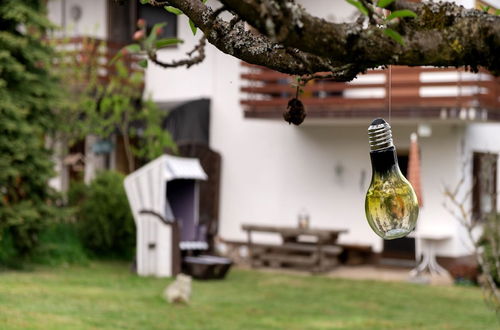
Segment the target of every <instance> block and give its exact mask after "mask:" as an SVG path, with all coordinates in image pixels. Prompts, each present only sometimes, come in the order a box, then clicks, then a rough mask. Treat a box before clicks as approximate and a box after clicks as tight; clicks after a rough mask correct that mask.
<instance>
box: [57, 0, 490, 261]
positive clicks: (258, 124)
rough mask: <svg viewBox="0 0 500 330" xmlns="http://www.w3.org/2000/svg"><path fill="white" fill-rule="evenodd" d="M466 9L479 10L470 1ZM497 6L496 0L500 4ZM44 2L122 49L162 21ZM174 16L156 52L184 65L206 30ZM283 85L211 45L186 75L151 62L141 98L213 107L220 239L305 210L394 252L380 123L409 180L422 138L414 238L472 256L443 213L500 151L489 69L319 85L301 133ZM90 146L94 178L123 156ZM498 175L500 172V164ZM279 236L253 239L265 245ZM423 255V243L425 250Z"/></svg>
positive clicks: (449, 254)
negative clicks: (374, 143) (455, 191)
mask: <svg viewBox="0 0 500 330" xmlns="http://www.w3.org/2000/svg"><path fill="white" fill-rule="evenodd" d="M298 2H300V3H302V4H303V5H304V6H305V7H306V8H308V9H309V10H310V12H311V13H312V14H314V15H317V16H320V17H323V18H325V19H328V20H332V21H343V20H346V19H352V18H353V17H354V16H355V14H356V12H355V10H354V7H352V6H350V5H349V4H348V3H347V2H345V1H335V2H332V1H328V0H321V1H307V0H302V1H298ZM459 2H460V3H461V4H463V5H464V6H466V7H474V6H476V5H477V3H476V2H475V1H473V0H463V1H459ZM495 2H497V1H490V2H489V3H490V4H491V5H493V6H496V7H497V8H498V7H500V4H498V3H495ZM132 3H133V2H132ZM48 5H49V17H50V18H51V19H52V20H53V21H54V22H55V23H56V24H59V25H61V26H63V27H64V26H65V27H66V28H65V31H66V33H68V34H70V35H71V34H73V35H82V34H85V35H89V36H93V37H98V38H101V39H109V38H113V40H116V41H120V42H125V41H126V40H127V38H130V36H131V34H132V33H133V31H134V25H135V23H134V22H135V21H136V19H137V18H141V17H142V18H145V19H146V20H149V21H150V22H153V21H154V20H156V19H164V18H165V17H156V16H154V14H151V13H150V12H148V11H147V10H143V11H142V12H141V10H142V9H140V8H141V7H140V5H139V4H133V5H129V7H127V8H125V9H124V8H122V7H120V6H119V5H118V4H117V3H116V2H115V1H112V0H110V1H105V0H89V1H85V2H81V1H76V0H51V1H49V2H48ZM130 6H131V7H130ZM77 8H79V9H77ZM168 19H169V20H170V21H169V22H170V24H169V25H167V29H169V28H168V27H170V28H171V30H169V32H168V33H170V35H175V36H176V37H178V38H180V39H183V40H184V43H183V44H180V45H178V46H176V47H172V48H167V49H164V50H161V51H160V52H159V54H158V55H159V58H160V59H161V60H163V61H168V60H173V59H179V58H182V57H184V56H185V54H186V52H188V51H190V50H191V49H192V48H193V47H194V45H195V44H196V43H197V40H198V38H199V37H200V35H199V33H198V34H197V35H195V36H193V34H192V32H191V29H190V28H189V25H188V20H187V18H186V17H185V16H178V17H175V18H173V17H169V18H168ZM125 27H128V29H126V28H125ZM117 31H118V32H117ZM287 79H289V78H287V77H286V76H283V75H280V74H277V73H274V72H271V71H269V70H265V69H262V68H257V67H254V66H250V65H246V64H242V63H241V61H239V60H238V59H236V58H234V57H231V56H229V55H226V54H223V53H222V52H220V51H218V50H217V49H215V48H214V47H213V46H211V45H207V48H206V58H205V60H204V61H203V62H202V63H201V64H199V65H196V66H193V67H191V68H189V69H185V68H178V69H172V70H165V69H162V68H160V67H158V66H155V65H154V64H153V63H149V66H148V68H147V69H146V76H145V93H150V95H152V97H153V99H154V101H155V102H157V103H159V104H163V105H169V104H170V105H175V104H182V103H184V102H188V101H192V100H198V99H209V100H210V120H209V126H208V130H209V134H208V136H209V138H208V140H209V141H208V142H209V145H210V147H211V148H212V149H214V150H216V151H218V152H219V153H220V154H221V156H222V171H221V186H220V202H219V228H218V233H219V236H220V237H221V238H222V239H223V240H224V241H226V242H244V241H245V240H246V236H245V233H244V232H243V231H242V230H241V226H242V224H245V223H252V224H273V225H283V226H296V225H297V221H298V216H299V214H303V213H307V214H308V215H309V218H310V225H311V226H312V227H319V228H338V229H347V230H348V233H347V234H343V235H341V237H340V238H339V240H340V242H341V243H345V244H351V245H363V246H366V245H369V246H371V247H372V249H373V250H374V251H375V252H376V253H382V254H383V252H384V249H389V248H390V247H388V246H386V245H384V242H383V240H382V239H381V238H380V237H378V236H377V235H376V234H375V233H373V232H372V230H371V229H370V227H369V226H368V224H367V222H366V219H365V213H364V196H365V194H366V191H367V188H368V186H369V184H370V178H371V165H370V157H369V148H368V137H367V127H368V125H369V124H370V122H371V120H372V119H373V118H376V117H384V118H385V119H386V120H389V121H390V124H391V126H392V131H393V136H394V142H395V145H396V148H397V151H398V156H399V159H400V165H401V167H402V171H403V172H405V171H406V168H404V167H405V165H404V164H405V163H406V162H407V160H408V151H409V147H410V135H411V134H412V133H413V132H416V133H418V134H419V147H420V164H421V169H420V170H421V184H422V198H423V202H424V205H423V207H422V208H421V210H420V215H419V220H418V225H417V229H416V234H417V236H418V234H419V233H425V232H431V233H436V232H442V233H446V234H447V235H448V236H449V237H448V238H447V239H446V240H443V241H441V242H440V243H439V245H438V251H437V253H438V255H439V256H441V257H445V258H455V259H457V258H462V257H466V256H468V255H470V254H471V250H470V246H468V243H467V242H468V240H467V235H466V233H465V231H464V230H463V228H462V227H461V226H460V224H459V223H458V222H457V220H456V219H455V218H454V217H453V216H452V215H451V214H450V212H449V211H448V210H447V209H446V208H445V207H444V206H443V203H445V200H446V198H445V195H444V186H454V185H456V184H457V183H458V182H459V181H460V180H461V178H462V177H464V178H465V181H466V185H465V186H466V188H465V190H467V189H469V188H467V187H471V186H472V182H475V179H476V181H477V179H478V178H477V177H476V178H474V176H473V173H474V167H475V168H476V171H477V168H478V166H479V165H478V164H480V163H481V159H482V155H488V154H494V155H498V153H500V124H499V122H500V105H499V93H500V89H499V88H497V87H495V86H498V83H497V82H495V80H494V78H492V77H491V76H490V75H489V74H488V73H486V72H484V73H480V74H472V73H467V72H460V71H458V70H435V69H430V68H420V69H419V68H416V69H414V70H409V69H405V68H393V69H391V72H390V73H389V72H388V71H387V70H386V71H374V72H370V73H368V74H367V75H365V76H362V77H359V78H357V79H356V80H355V81H354V82H352V83H350V84H334V83H329V82H316V83H314V84H310V85H308V86H307V87H306V90H305V92H304V94H303V100H304V103H305V104H306V107H307V110H308V117H307V118H306V120H305V122H304V123H303V124H302V125H301V126H298V127H296V126H293V125H288V124H287V123H286V122H284V121H283V119H282V113H283V111H284V110H285V108H286V101H287V100H288V98H289V97H290V95H292V94H291V93H292V92H293V89H291V88H290V81H289V80H287ZM389 82H390V83H389ZM322 84H323V85H322ZM495 84H496V85H495ZM495 88H497V89H496V90H495ZM389 90H390V96H391V111H390V112H389V109H388V99H387V96H388V95H389ZM291 91H292V92H291ZM92 139H95V138H92V137H89V138H88V140H87V141H86V146H85V148H86V155H87V157H88V159H87V161H86V162H85V173H86V174H85V175H86V176H87V177H88V178H89V179H90V178H91V176H92V174H93V173H94V172H95V169H98V168H102V167H103V166H104V165H103V163H107V165H106V166H107V167H110V168H114V167H117V165H116V155H114V154H112V155H111V159H112V160H111V161H109V162H103V160H102V157H103V156H100V155H95V154H94V155H93V154H92V150H91V145H92V143H93V142H95V141H93V140H92ZM113 152H116V151H113ZM92 157H93V158H92ZM100 157H101V158H100ZM99 162H100V163H99ZM474 164H476V165H474ZM490 171H491V173H496V172H498V162H495V163H494V170H493V169H490ZM490 177H491V178H492V180H491V182H489V183H488V184H489V185H493V186H494V187H495V188H494V189H495V191H496V189H497V186H498V182H497V180H496V174H495V175H492V176H490ZM493 179H494V180H493ZM55 184H56V185H57V184H61V182H56V183H55ZM465 190H464V193H465ZM473 195H474V196H472V197H471V198H468V199H467V201H466V204H467V205H468V206H474V207H475V208H477V207H479V208H480V210H479V211H481V208H483V209H484V210H487V209H488V208H492V207H495V206H496V201H493V200H488V199H487V197H484V196H483V198H481V196H482V193H481V191H475V192H473ZM474 203H475V204H474ZM478 203H479V204H478ZM481 203H482V204H481ZM476 204H477V205H479V206H477V205H476ZM481 205H482V206H481ZM278 239H279V238H278V237H274V236H265V235H262V236H256V237H255V240H256V241H262V242H277V240H278ZM413 244H415V243H413ZM420 249H421V246H420V243H419V241H418V240H417V245H416V250H417V252H418V251H419V250H420ZM413 253H414V251H413Z"/></svg>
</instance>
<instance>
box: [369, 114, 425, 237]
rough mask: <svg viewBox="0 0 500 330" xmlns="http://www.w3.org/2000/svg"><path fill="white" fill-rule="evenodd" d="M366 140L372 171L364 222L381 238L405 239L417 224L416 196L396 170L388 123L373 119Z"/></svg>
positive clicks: (394, 150)
mask: <svg viewBox="0 0 500 330" xmlns="http://www.w3.org/2000/svg"><path fill="white" fill-rule="evenodd" d="M368 137H369V141H370V158H371V162H372V171H373V172H372V180H371V184H370V187H369V188H368V192H367V193H366V199H365V213H366V219H367V220H368V224H369V225H370V227H371V228H372V229H373V231H374V232H375V233H376V234H377V235H379V236H380V237H382V238H383V239H395V238H401V237H404V236H406V235H408V234H409V233H411V232H412V231H413V229H414V228H415V225H416V223H417V218H418V200H417V195H416V194H415V191H414V190H413V187H412V186H411V184H410V183H409V182H408V180H406V178H405V177H404V176H403V174H402V173H401V170H400V169H399V166H398V159H397V156H396V148H395V147H394V144H393V141H392V132H391V127H390V126H389V124H388V123H387V122H386V121H385V120H383V119H382V118H377V119H375V120H374V121H373V122H372V124H371V125H370V127H368Z"/></svg>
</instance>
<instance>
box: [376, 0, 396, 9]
mask: <svg viewBox="0 0 500 330" xmlns="http://www.w3.org/2000/svg"><path fill="white" fill-rule="evenodd" d="M394 1H395V0H379V2H377V7H380V8H385V7H387V6H389V5H390V4H391V3H393V2H394Z"/></svg>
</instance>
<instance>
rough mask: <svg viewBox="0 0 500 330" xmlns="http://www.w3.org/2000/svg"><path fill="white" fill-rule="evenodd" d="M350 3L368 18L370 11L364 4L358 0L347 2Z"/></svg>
mask: <svg viewBox="0 0 500 330" xmlns="http://www.w3.org/2000/svg"><path fill="white" fill-rule="evenodd" d="M346 1H347V2H348V3H350V4H351V5H353V6H354V7H356V8H358V10H359V11H360V12H361V13H363V15H366V16H368V9H366V7H365V6H363V4H362V3H361V2H359V1H357V0H346Z"/></svg>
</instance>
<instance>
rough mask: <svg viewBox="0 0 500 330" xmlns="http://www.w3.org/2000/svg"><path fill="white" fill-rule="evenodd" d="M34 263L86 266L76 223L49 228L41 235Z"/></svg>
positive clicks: (55, 224) (58, 224)
mask: <svg viewBox="0 0 500 330" xmlns="http://www.w3.org/2000/svg"><path fill="white" fill-rule="evenodd" d="M33 261H34V262H36V263H41V264H48V265H60V264H86V263H87V262H88V258H87V255H86V253H85V249H84V247H83V245H82V242H81V241H80V238H79V237H78V231H77V227H76V224H75V223H72V222H62V223H54V224H51V225H50V226H47V228H45V229H44V230H43V231H42V232H41V233H40V243H39V246H38V248H37V249H36V250H35V252H34V255H33Z"/></svg>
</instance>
